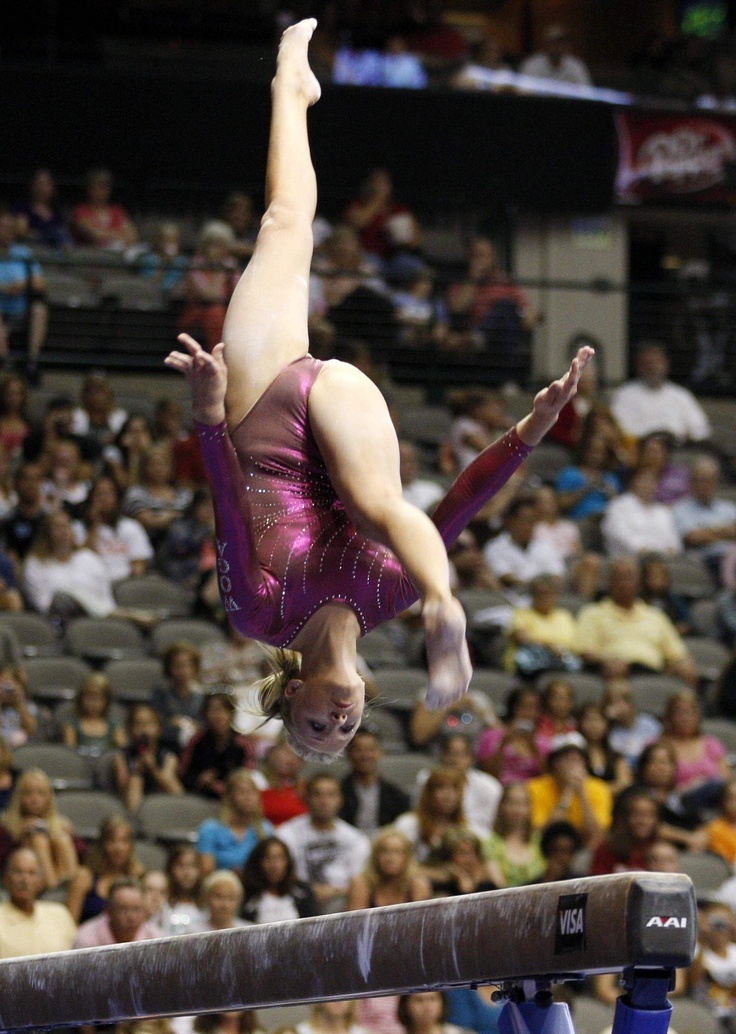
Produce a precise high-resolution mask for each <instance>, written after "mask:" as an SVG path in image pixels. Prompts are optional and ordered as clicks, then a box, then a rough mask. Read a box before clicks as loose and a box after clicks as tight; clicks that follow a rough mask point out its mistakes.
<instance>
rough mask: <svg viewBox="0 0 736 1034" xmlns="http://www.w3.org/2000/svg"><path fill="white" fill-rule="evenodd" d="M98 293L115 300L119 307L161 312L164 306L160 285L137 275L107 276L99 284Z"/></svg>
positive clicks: (101, 296) (106, 298)
mask: <svg viewBox="0 0 736 1034" xmlns="http://www.w3.org/2000/svg"><path fill="white" fill-rule="evenodd" d="M99 294H100V298H103V299H105V300H108V299H109V300H112V301H114V302H116V303H117V305H118V306H119V307H120V308H121V309H134V310H136V311H138V312H162V311H163V310H164V309H165V308H166V302H165V299H164V296H163V292H162V290H161V288H160V286H159V285H158V284H157V283H153V282H152V281H151V280H144V279H142V278H141V277H137V276H125V275H122V276H107V277H105V279H104V280H103V281H102V283H101V284H100V288H99Z"/></svg>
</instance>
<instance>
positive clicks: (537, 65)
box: [519, 24, 592, 86]
mask: <svg viewBox="0 0 736 1034" xmlns="http://www.w3.org/2000/svg"><path fill="white" fill-rule="evenodd" d="M569 46H570V37H569V35H568V32H567V29H566V28H565V27H564V25H558V24H554V25H548V26H547V28H546V29H545V30H544V45H543V49H542V50H541V51H539V52H538V53H536V54H532V55H531V56H530V57H528V58H527V59H526V60H525V61H522V63H521V67H520V68H519V71H520V73H521V74H522V75H530V76H533V77H534V78H535V79H554V80H556V81H557V82H562V83H573V84H575V85H576V86H592V80H591V78H590V72H589V71H588V69H587V68H586V66H585V63H584V62H583V61H581V60H580V58H578V57H573V56H572V54H570V53H569V49H568V48H569Z"/></svg>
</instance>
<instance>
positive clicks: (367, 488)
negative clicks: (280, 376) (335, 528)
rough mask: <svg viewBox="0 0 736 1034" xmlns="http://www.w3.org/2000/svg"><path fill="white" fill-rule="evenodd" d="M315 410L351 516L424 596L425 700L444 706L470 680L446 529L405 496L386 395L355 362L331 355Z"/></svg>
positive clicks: (322, 444) (314, 395) (316, 427)
mask: <svg viewBox="0 0 736 1034" xmlns="http://www.w3.org/2000/svg"><path fill="white" fill-rule="evenodd" d="M309 416H310V422H311V426H312V430H313V432H314V436H315V438H316V440H317V443H318V445H319V448H320V452H321V454H322V457H323V459H324V461H325V463H326V465H327V469H328V471H329V474H330V479H331V481H332V484H333V485H334V487H335V490H336V492H337V494H338V496H339V497H340V499H341V500H342V502H343V504H344V505H345V507H346V510H347V512H348V515H349V516H350V518H351V520H353V522H354V523H355V524H356V525H357V527H358V528H359V529H360V530H361V531H362V532H363V534H365V535H366V536H368V537H369V538H372V539H374V540H376V541H378V542H382V543H383V544H384V545H386V546H388V547H389V548H390V549H391V550H393V552H394V553H395V554H396V556H397V557H398V558H399V560H400V561H401V563H402V565H403V566H404V568H405V570H406V572H407V574H408V575H409V578H410V579H411V581H412V583H413V585H414V587H415V589H416V590H417V593H418V595H419V596H420V597H421V599H422V619H423V621H424V627H425V631H426V636H427V660H428V666H429V687H428V689H427V698H426V703H427V706H428V707H429V708H441V707H445V706H447V705H449V704H450V703H452V701H453V700H456V699H458V698H459V697H461V696H462V695H463V694H464V693H465V692H466V690H467V688H468V683H469V681H470V675H471V665H470V658H469V656H468V648H467V643H466V641H465V615H464V613H463V609H462V606H461V605H460V603H459V602H458V600H456V599H454V597H453V596H452V592H451V589H450V580H449V564H448V560H447V552H446V550H445V547H444V544H443V542H442V539H441V537H440V533H439V532H438V530H437V528H436V527H435V526H434V524H433V523H432V521H431V520H430V519H429V517H427V515H426V514H424V513H422V511H421V510H418V509H417V508H416V507H414V506H411V505H410V504H409V503H407V502H406V501H405V500H404V498H403V496H402V492H401V479H400V477H399V445H398V441H397V438H396V431H395V429H394V425H393V422H392V420H391V417H390V415H389V412H388V409H387V407H386V403H385V401H384V399H383V396H382V395H381V393H380V392H379V391H378V389H377V388H376V386H375V384H373V382H372V381H370V380H369V379H368V378H367V377H366V376H365V375H364V374H362V373H360V372H359V371H358V370H356V369H355V368H354V367H352V366H348V365H347V364H344V363H334V364H333V363H330V364H328V365H326V366H325V367H324V368H323V370H322V372H321V373H320V375H319V377H318V378H317V379H316V381H315V382H314V385H313V387H312V391H311V394H310V397H309Z"/></svg>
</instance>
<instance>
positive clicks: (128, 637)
mask: <svg viewBox="0 0 736 1034" xmlns="http://www.w3.org/2000/svg"><path fill="white" fill-rule="evenodd" d="M66 644H67V648H68V649H69V652H70V653H72V654H74V656H75V657H84V658H86V659H87V660H89V661H92V662H102V661H109V660H122V659H123V658H129V657H143V656H144V655H145V653H146V647H145V640H144V638H143V636H142V634H141V633H140V632H139V631H138V629H137V628H136V626H135V625H134V624H132V623H131V622H130V621H124V620H122V619H121V618H75V619H74V620H73V621H70V622H69V625H68V626H67V630H66Z"/></svg>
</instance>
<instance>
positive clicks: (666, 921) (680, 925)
mask: <svg viewBox="0 0 736 1034" xmlns="http://www.w3.org/2000/svg"><path fill="white" fill-rule="evenodd" d="M650 926H658V927H660V928H661V929H667V928H669V929H674V930H685V929H687V916H682V917H679V916H652V918H651V919H650V920H649V922H648V923H647V929H648V928H649V927H650Z"/></svg>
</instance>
